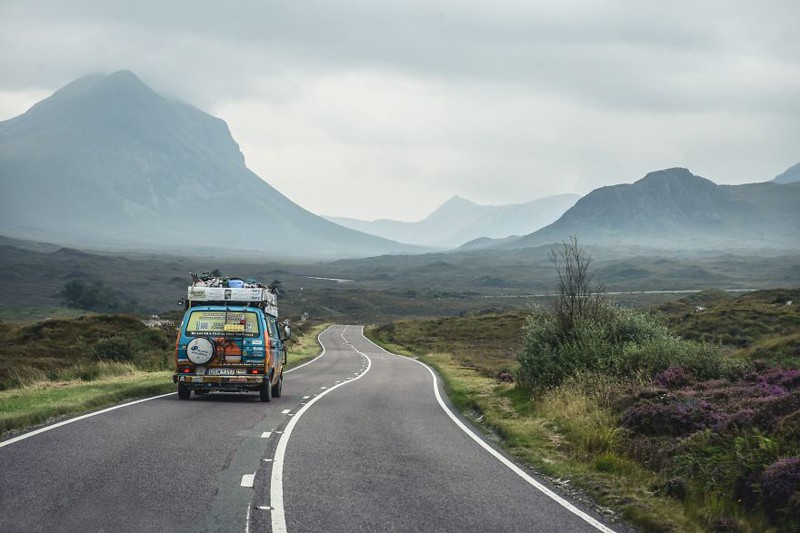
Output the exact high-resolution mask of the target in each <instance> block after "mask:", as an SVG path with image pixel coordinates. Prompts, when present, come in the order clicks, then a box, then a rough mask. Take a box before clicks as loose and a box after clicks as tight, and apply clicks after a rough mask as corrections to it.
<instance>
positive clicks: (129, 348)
mask: <svg viewBox="0 0 800 533" xmlns="http://www.w3.org/2000/svg"><path fill="white" fill-rule="evenodd" d="M94 356H95V358H96V359H98V360H100V361H127V362H130V361H133V360H134V358H135V357H136V350H135V349H134V345H133V341H132V339H130V338H129V337H109V338H107V339H100V340H99V341H97V344H95V346H94Z"/></svg>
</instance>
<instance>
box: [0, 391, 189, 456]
mask: <svg viewBox="0 0 800 533" xmlns="http://www.w3.org/2000/svg"><path fill="white" fill-rule="evenodd" d="M174 394H175V393H174V392H169V393H167V394H159V395H158V396H151V397H150V398H142V399H141V400H135V401H132V402H128V403H123V404H121V405H114V406H112V407H107V408H105V409H103V410H101V411H95V412H93V413H87V414H85V415H81V416H76V417H75V418H70V419H69V420H62V421H61V422H57V423H55V424H52V425H50V426H45V427H43V428H39V429H35V430H33V431H31V432H28V433H23V434H22V435H19V436H17V437H14V438H13V439H8V440H4V441H3V442H0V448H2V447H3V446H8V445H9V444H14V443H15V442H19V441H21V440H25V439H27V438H29V437H33V436H34V435H38V434H39V433H44V432H45V431H50V430H51V429H56V428H60V427H61V426H66V425H67V424H72V423H73V422H77V421H79V420H83V419H85V418H91V417H93V416H97V415H102V414H103V413H108V412H109V411H114V410H116V409H122V408H123V407H128V406H131V405H135V404H137V403H142V402H149V401H150V400H155V399H157V398H164V397H165V396H172V395H174Z"/></svg>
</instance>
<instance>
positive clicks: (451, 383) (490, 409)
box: [366, 319, 700, 532]
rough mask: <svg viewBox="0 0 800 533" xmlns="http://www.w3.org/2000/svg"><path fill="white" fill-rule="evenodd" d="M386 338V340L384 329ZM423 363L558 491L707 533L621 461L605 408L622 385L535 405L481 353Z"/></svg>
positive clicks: (377, 332) (650, 521) (581, 385)
mask: <svg viewBox="0 0 800 533" xmlns="http://www.w3.org/2000/svg"><path fill="white" fill-rule="evenodd" d="M453 320H460V319H453ZM456 330H458V328H453V329H452V331H456ZM366 333H367V335H368V336H369V337H370V338H371V339H372V340H374V341H375V342H378V343H379V344H381V345H382V346H383V347H384V348H386V349H387V350H390V351H392V352H394V353H400V354H402V355H412V356H414V355H415V353H416V352H417V351H418V350H417V348H414V347H410V346H406V345H399V344H394V343H392V342H384V341H382V339H381V329H380V328H369V329H368V330H367V331H366ZM382 333H383V336H386V330H385V329H383V330H382ZM417 357H418V358H419V360H421V361H423V362H425V363H427V364H429V365H431V366H432V367H434V368H435V369H436V371H437V372H438V373H439V375H440V376H442V379H443V381H444V384H445V390H446V392H447V395H448V397H449V398H450V400H451V401H452V402H453V405H454V406H455V407H456V409H458V410H459V411H460V412H462V413H463V414H464V415H465V416H467V418H469V419H470V420H471V421H472V422H473V424H474V425H475V426H477V427H478V428H479V429H480V430H482V431H483V432H484V433H486V434H487V435H488V436H489V437H490V438H491V439H493V440H495V441H496V442H499V443H500V445H501V446H502V447H503V448H504V449H505V450H506V451H508V452H509V453H510V454H512V455H513V456H515V457H516V458H517V459H518V460H520V461H521V462H523V463H525V464H527V465H528V466H530V467H532V468H533V469H535V470H536V471H538V472H540V473H541V474H543V475H545V476H547V477H549V478H550V479H551V480H552V481H553V482H554V483H555V484H557V485H565V486H571V487H577V488H578V489H580V490H582V491H584V492H585V493H587V494H589V495H591V497H593V498H594V499H595V501H597V502H598V504H599V505H601V506H603V507H605V508H608V509H613V511H614V513H615V514H616V515H617V516H621V517H623V518H624V519H626V520H629V521H631V522H633V523H635V524H637V525H638V526H639V527H640V528H642V529H643V530H644V531H654V532H656V531H700V528H699V526H697V525H696V524H695V523H693V522H692V521H691V519H690V518H688V517H687V516H686V514H685V513H684V511H683V509H682V506H681V505H680V504H679V503H678V502H675V501H674V500H671V499H668V498H663V497H659V496H657V495H655V494H654V491H653V490H652V486H653V485H654V484H655V483H656V475H655V474H653V473H652V472H649V471H647V470H646V469H643V468H642V467H640V466H639V465H637V464H636V463H635V462H634V461H631V460H630V459H627V458H625V457H624V456H622V455H621V454H620V453H618V451H617V443H618V439H619V438H620V436H619V432H618V430H617V429H616V427H617V426H616V420H615V419H614V418H613V416H612V415H611V414H610V410H609V409H608V408H607V407H604V406H602V403H604V402H605V403H608V402H610V401H611V400H612V398H614V397H615V395H616V392H617V390H616V386H617V384H616V383H614V382H613V381H612V380H603V383H602V384H598V383H596V382H592V383H586V382H580V381H571V382H569V383H568V384H565V385H563V386H562V387H559V388H558V389H556V390H555V391H552V393H548V394H547V395H545V396H544V397H543V398H541V400H540V401H539V402H536V404H534V402H532V401H531V398H530V396H529V395H528V394H527V393H526V392H525V391H524V390H522V389H520V388H517V387H516V386H515V385H514V384H513V383H505V382H501V381H499V380H498V379H496V378H494V377H492V376H490V375H487V374H486V372H484V371H483V370H482V369H481V368H479V365H477V364H474V363H475V359H479V358H480V357H481V353H480V351H476V352H472V353H471V354H467V353H461V355H460V356H459V357H455V356H454V355H452V354H449V353H428V354H425V355H422V356H417ZM594 379H603V378H594ZM598 385H601V386H599V387H598ZM595 387H597V388H596V389H595ZM587 389H592V390H595V392H594V393H593V395H592V396H587V395H586V394H585V391H586V390H587ZM598 400H602V401H598Z"/></svg>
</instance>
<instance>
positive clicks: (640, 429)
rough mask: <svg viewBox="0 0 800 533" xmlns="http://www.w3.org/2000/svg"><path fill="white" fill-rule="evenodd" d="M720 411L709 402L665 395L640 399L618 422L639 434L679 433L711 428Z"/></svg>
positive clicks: (716, 420) (683, 433) (717, 419)
mask: <svg viewBox="0 0 800 533" xmlns="http://www.w3.org/2000/svg"><path fill="white" fill-rule="evenodd" d="M719 420H720V414H719V412H717V410H716V409H715V408H714V406H713V405H711V404H710V403H709V402H706V401H704V400H697V399H695V398H691V397H676V396H673V395H667V396H665V397H663V398H661V399H658V400H647V401H645V402H641V403H639V404H637V405H635V406H633V407H631V408H630V409H628V410H627V411H626V412H625V413H624V414H623V415H622V425H623V426H624V427H626V428H628V429H630V430H632V431H634V432H636V433H639V434H642V435H650V436H653V435H671V436H681V435H688V434H690V433H694V432H696V431H701V430H704V429H706V428H710V427H712V426H713V425H714V424H716V423H717V422H719Z"/></svg>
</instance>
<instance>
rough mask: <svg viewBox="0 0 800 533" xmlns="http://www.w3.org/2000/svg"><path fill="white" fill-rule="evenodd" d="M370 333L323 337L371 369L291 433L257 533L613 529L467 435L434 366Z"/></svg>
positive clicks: (255, 521) (258, 509)
mask: <svg viewBox="0 0 800 533" xmlns="http://www.w3.org/2000/svg"><path fill="white" fill-rule="evenodd" d="M362 331H363V328H361V327H359V326H339V327H336V328H333V329H332V330H331V331H330V332H329V333H330V334H329V335H328V336H326V337H324V339H323V341H324V342H325V346H326V351H327V352H328V353H330V354H331V355H332V358H333V359H335V360H339V361H343V362H344V361H351V360H352V359H353V357H354V355H358V356H360V357H361V358H362V359H363V363H362V366H361V367H360V370H359V372H357V373H355V374H354V376H353V379H351V380H350V381H348V382H346V383H341V384H339V385H337V386H336V388H335V389H333V390H329V391H327V392H325V393H324V394H325V396H324V397H323V398H319V399H318V400H319V401H315V402H314V404H312V405H308V406H307V407H305V408H304V409H303V410H301V411H300V412H298V413H297V415H296V417H295V419H294V420H293V421H292V422H291V423H290V426H291V427H287V431H285V432H284V433H283V434H282V437H281V439H280V441H281V442H279V443H278V450H277V451H278V453H277V454H275V456H274V462H273V472H272V475H271V477H270V478H269V479H267V478H266V477H265V478H262V479H264V483H263V484H261V485H260V486H258V487H257V490H256V499H255V500H254V505H253V509H254V511H253V515H252V520H251V526H252V530H254V531H269V526H272V531H275V532H276V533H278V532H282V531H290V532H292V533H294V532H305V531H370V532H372V531H437V532H438V531H458V532H463V531H510V532H511V531H513V532H517V531H541V532H546V531H554V532H555V531H559V532H561V531H611V529H610V528H608V527H607V526H605V525H603V524H602V523H601V522H600V521H598V519H597V518H596V517H594V516H592V515H591V514H589V513H587V512H584V511H581V510H579V509H578V508H577V507H575V506H574V505H573V504H570V503H568V502H567V501H566V500H564V499H562V498H560V497H559V496H557V495H556V494H554V493H552V492H550V490H549V489H547V488H546V487H545V486H544V485H542V484H541V483H540V482H538V481H536V480H534V479H533V478H531V477H530V476H529V475H528V474H526V473H525V472H524V471H522V470H521V469H519V468H518V467H517V466H515V465H514V464H513V463H511V462H510V461H508V460H507V459H506V458H505V457H503V455H502V454H500V453H499V452H497V451H496V450H494V449H493V448H492V447H491V446H490V445H488V444H486V443H485V442H484V441H483V440H482V439H481V438H480V437H478V436H476V435H475V434H474V433H472V432H471V431H470V430H468V429H467V427H466V426H465V425H464V424H463V421H461V420H460V418H459V417H458V416H456V415H454V414H453V413H452V410H451V409H450V408H449V407H448V405H447V402H444V401H441V394H440V391H439V389H438V380H437V379H436V378H435V375H434V374H433V372H432V371H430V370H429V369H428V367H426V366H425V365H422V364H421V363H419V362H417V361H414V360H412V359H409V358H405V357H400V356H397V355H393V354H389V353H387V352H385V351H384V350H383V349H382V348H380V347H378V346H376V345H375V344H373V343H372V342H370V341H369V340H367V339H366V338H365V337H364V336H363V334H362ZM362 372H363V373H362ZM437 396H438V397H439V398H437ZM281 446H283V449H281ZM487 450H489V451H487ZM276 471H277V472H278V473H277V474H276ZM268 483H269V484H270V485H271V486H270V487H269V488H268V487H267V484H268Z"/></svg>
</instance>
